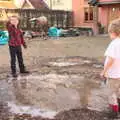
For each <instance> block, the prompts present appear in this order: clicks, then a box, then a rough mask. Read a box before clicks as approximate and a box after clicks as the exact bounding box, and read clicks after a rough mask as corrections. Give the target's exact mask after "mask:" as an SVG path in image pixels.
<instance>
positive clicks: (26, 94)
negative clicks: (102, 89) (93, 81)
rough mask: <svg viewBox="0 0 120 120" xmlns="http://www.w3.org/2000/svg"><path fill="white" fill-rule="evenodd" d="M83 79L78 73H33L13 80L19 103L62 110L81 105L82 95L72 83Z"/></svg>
mask: <svg viewBox="0 0 120 120" xmlns="http://www.w3.org/2000/svg"><path fill="white" fill-rule="evenodd" d="M81 80H83V77H81V78H80V77H79V76H77V75H57V74H48V75H39V76H32V75H31V76H26V77H23V79H22V77H20V78H19V79H18V80H16V81H13V87H14V89H13V92H14V94H15V96H16V103H17V104H20V105H21V104H22V105H26V104H27V105H34V106H37V107H40V108H43V109H51V110H58V111H60V110H65V109H70V108H75V107H77V106H79V105H80V96H79V94H78V92H77V90H76V89H74V88H72V85H73V84H77V83H80V81H81ZM73 86H74V85H73Z"/></svg>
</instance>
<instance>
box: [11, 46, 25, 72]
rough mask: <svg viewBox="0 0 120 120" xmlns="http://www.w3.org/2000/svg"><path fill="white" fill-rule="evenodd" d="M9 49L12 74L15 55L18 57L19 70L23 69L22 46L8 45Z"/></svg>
mask: <svg viewBox="0 0 120 120" xmlns="http://www.w3.org/2000/svg"><path fill="white" fill-rule="evenodd" d="M9 51H10V57H11V70H12V74H15V73H16V57H17V59H18V63H19V68H20V72H22V71H24V70H25V66H24V63H23V57H22V48H21V46H15V47H13V46H9Z"/></svg>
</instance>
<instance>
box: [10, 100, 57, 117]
mask: <svg viewBox="0 0 120 120" xmlns="http://www.w3.org/2000/svg"><path fill="white" fill-rule="evenodd" d="M8 107H9V108H10V112H11V113H14V114H19V115H22V114H28V115H31V116H32V117H35V116H41V117H43V118H49V119H53V118H54V117H55V116H56V115H57V112H55V111H50V110H41V109H39V108H35V107H33V106H18V105H16V104H15V103H10V102H8Z"/></svg>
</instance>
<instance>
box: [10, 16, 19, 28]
mask: <svg viewBox="0 0 120 120" xmlns="http://www.w3.org/2000/svg"><path fill="white" fill-rule="evenodd" d="M10 23H11V24H13V25H15V26H17V25H18V23H19V20H18V18H17V17H11V18H10Z"/></svg>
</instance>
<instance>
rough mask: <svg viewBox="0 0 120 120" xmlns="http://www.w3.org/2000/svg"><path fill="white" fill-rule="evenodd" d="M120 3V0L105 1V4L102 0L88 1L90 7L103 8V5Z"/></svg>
mask: <svg viewBox="0 0 120 120" xmlns="http://www.w3.org/2000/svg"><path fill="white" fill-rule="evenodd" d="M119 3H120V0H114V1H104V2H101V1H100V0H89V1H88V4H90V5H93V6H94V5H98V6H101V5H112V4H119Z"/></svg>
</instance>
